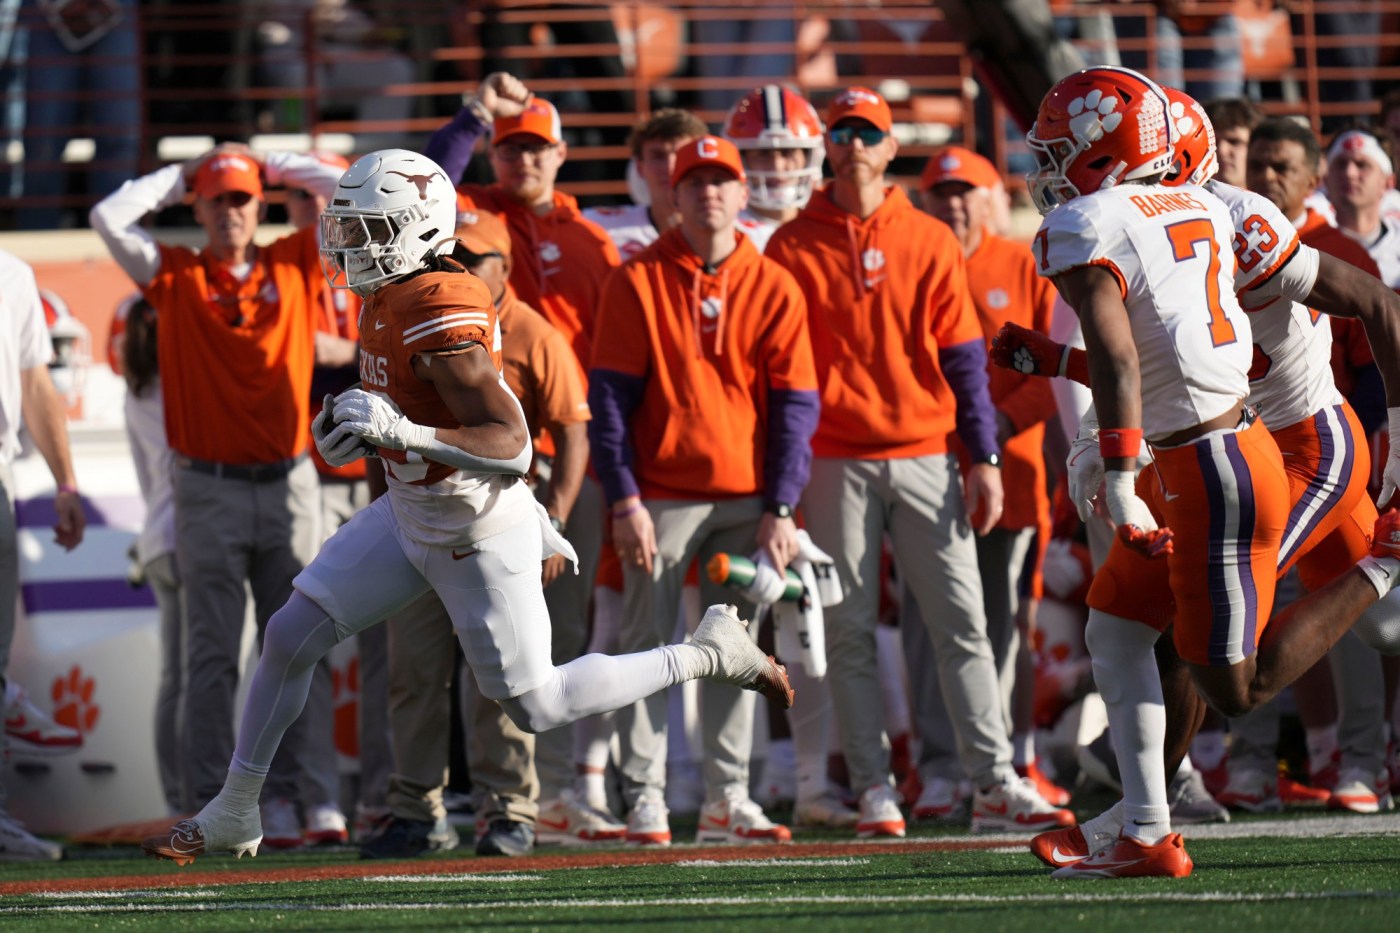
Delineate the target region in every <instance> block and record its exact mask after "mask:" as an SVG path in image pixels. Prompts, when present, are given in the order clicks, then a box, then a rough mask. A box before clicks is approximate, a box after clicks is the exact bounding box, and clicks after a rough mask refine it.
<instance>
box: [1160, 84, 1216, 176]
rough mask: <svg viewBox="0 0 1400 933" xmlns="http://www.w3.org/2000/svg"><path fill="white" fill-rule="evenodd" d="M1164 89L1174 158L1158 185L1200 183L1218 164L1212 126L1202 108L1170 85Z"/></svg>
mask: <svg viewBox="0 0 1400 933" xmlns="http://www.w3.org/2000/svg"><path fill="white" fill-rule="evenodd" d="M1163 90H1165V91H1166V92H1167V114H1168V117H1169V119H1170V121H1171V123H1172V127H1173V130H1174V132H1173V135H1174V136H1175V137H1176V144H1175V147H1174V148H1175V150H1176V159H1175V161H1174V162H1173V163H1172V170H1171V172H1170V174H1168V175H1167V177H1166V178H1164V179H1162V184H1164V185H1167V186H1169V187H1173V188H1175V187H1177V186H1178V185H1204V184H1205V183H1206V182H1208V181H1210V180H1211V179H1212V178H1214V177H1215V173H1216V172H1217V171H1218V170H1219V169H1220V163H1218V162H1217V161H1216V160H1215V127H1213V126H1211V125H1210V117H1208V116H1206V108H1204V107H1202V106H1201V105H1200V104H1199V103H1197V101H1196V99H1195V98H1194V97H1192V96H1191V95H1189V94H1187V93H1186V92H1184V91H1178V90H1177V89H1176V88H1174V87H1169V88H1164V89H1163Z"/></svg>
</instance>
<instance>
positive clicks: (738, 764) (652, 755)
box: [617, 496, 763, 805]
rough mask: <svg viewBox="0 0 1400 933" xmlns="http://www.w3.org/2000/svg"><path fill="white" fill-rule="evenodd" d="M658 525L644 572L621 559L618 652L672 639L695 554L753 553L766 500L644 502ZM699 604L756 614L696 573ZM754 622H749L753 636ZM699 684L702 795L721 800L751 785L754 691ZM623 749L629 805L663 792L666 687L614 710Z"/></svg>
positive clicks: (702, 560)
mask: <svg viewBox="0 0 1400 933" xmlns="http://www.w3.org/2000/svg"><path fill="white" fill-rule="evenodd" d="M645 505H646V508H647V511H648V512H650V513H651V520H652V523H653V524H654V525H655V527H656V546H657V555H656V560H655V561H654V562H653V569H652V573H651V575H650V576H648V575H647V574H646V573H645V572H644V571H643V570H641V568H639V567H636V566H628V565H626V564H624V565H623V614H622V631H621V633H620V635H619V638H618V648H619V651H620V652H621V653H624V654H626V653H628V652H633V651H645V650H647V649H650V648H655V647H658V646H660V645H666V644H670V643H671V636H672V633H673V632H674V631H675V626H676V613H677V612H678V611H679V608H680V604H681V590H682V589H683V588H684V586H685V575H686V571H687V570H688V569H689V568H690V562H691V561H692V560H694V559H695V558H696V557H697V556H698V557H699V559H700V565H701V567H702V568H703V567H704V566H705V565H706V564H707V563H708V562H709V560H710V558H711V557H713V556H714V555H715V554H718V553H721V552H725V553H731V554H743V555H745V556H747V555H749V554H751V553H753V550H754V548H755V546H756V542H755V535H756V534H757V531H758V521H759V518H760V517H761V516H762V514H763V504H762V502H761V500H760V499H759V498H758V497H757V496H751V497H747V498H743V499H730V500H726V501H723V502H692V501H683V500H675V499H666V500H659V499H658V500H651V501H648V502H646V503H645ZM700 603H701V605H703V606H708V605H712V604H714V603H733V604H735V605H737V606H738V607H739V614H740V616H742V617H747V618H750V619H754V618H755V615H756V614H755V612H754V607H753V605H752V604H750V603H748V602H746V601H744V600H743V599H741V598H740V597H739V595H738V594H737V593H736V592H735V591H734V590H730V589H726V588H724V587H721V586H720V585H719V584H717V583H711V582H710V579H709V577H708V576H707V575H706V574H705V573H704V572H703V569H702V572H701V574H700ZM756 631H757V623H756V622H755V623H753V624H751V626H750V634H754V633H755V632H756ZM699 687H700V719H701V729H702V737H703V741H704V748H705V775H704V776H705V793H706V796H707V798H709V799H711V800H718V799H721V798H722V797H723V796H724V792H725V789H726V788H730V787H737V788H742V789H743V792H744V793H745V794H747V793H748V787H749V757H750V755H751V753H752V750H753V748H752V746H753V712H754V698H755V694H754V693H753V692H752V691H748V690H741V689H739V688H738V687H735V686H732V685H730V684H718V683H713V682H710V681H706V682H705V683H702V684H700V685H699ZM617 729H618V739H619V741H620V743H621V748H622V767H621V771H622V782H623V796H624V797H625V798H626V800H627V803H628V804H629V805H631V804H634V803H636V802H637V799H638V798H639V797H641V796H642V794H643V793H644V792H648V791H650V792H651V793H652V794H654V795H660V794H661V793H662V791H663V789H664V788H665V786H666V692H665V691H661V692H658V693H654V694H652V695H651V696H649V697H647V698H646V699H645V700H642V701H640V702H638V703H634V704H632V705H631V706H628V707H624V708H623V709H621V710H618V714H617Z"/></svg>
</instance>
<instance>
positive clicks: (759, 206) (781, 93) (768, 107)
mask: <svg viewBox="0 0 1400 933" xmlns="http://www.w3.org/2000/svg"><path fill="white" fill-rule="evenodd" d="M721 135H722V136H724V138H725V139H727V140H729V141H730V142H731V143H733V144H734V145H735V146H736V147H738V149H739V154H740V156H741V157H742V158H743V160H744V174H745V175H747V176H748V184H749V204H748V206H747V207H746V208H744V210H743V211H741V212H740V214H739V229H741V230H743V231H744V234H745V235H746V236H748V237H749V239H751V240H753V241H754V245H755V246H757V247H758V251H759V252H763V250H764V249H765V248H766V247H767V245H768V238H769V237H770V236H772V235H773V231H774V230H777V229H778V228H779V227H781V226H782V225H783V224H785V223H787V222H788V221H789V220H792V219H793V218H794V217H796V216H797V212H798V211H800V210H801V209H802V208H804V207H806V206H807V202H808V201H809V200H810V199H811V197H812V192H813V191H815V190H816V187H817V183H818V182H820V181H821V179H822V161H823V159H824V158H825V156H826V144H825V142H824V141H823V140H824V139H825V135H826V127H825V126H823V125H822V120H821V117H819V116H817V111H816V109H815V108H814V107H813V106H812V105H811V104H810V103H809V102H808V101H807V100H806V98H804V97H803V96H802V95H801V94H798V93H797V92H796V91H793V90H791V89H789V88H786V87H783V86H782V85H780V84H765V85H764V86H763V87H760V88H756V89H754V90H753V91H750V92H749V93H748V94H745V95H744V96H743V97H741V98H739V100H738V101H737V102H736V103H735V104H734V106H733V107H731V108H730V109H729V114H728V115H727V116H726V117H725V119H724V130H723V132H722V133H721Z"/></svg>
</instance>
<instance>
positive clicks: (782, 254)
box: [765, 187, 983, 459]
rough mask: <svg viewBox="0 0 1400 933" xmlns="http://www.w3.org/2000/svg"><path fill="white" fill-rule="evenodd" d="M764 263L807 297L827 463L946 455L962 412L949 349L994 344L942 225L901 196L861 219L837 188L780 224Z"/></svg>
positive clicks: (817, 440)
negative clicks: (947, 370)
mask: <svg viewBox="0 0 1400 933" xmlns="http://www.w3.org/2000/svg"><path fill="white" fill-rule="evenodd" d="M765 255H767V256H770V257H772V258H773V259H775V260H777V262H778V263H779V264H781V265H782V266H784V267H785V268H786V269H788V270H789V271H790V272H791V273H792V274H793V277H794V278H795V279H797V283H798V285H799V286H800V287H801V289H802V292H803V294H804V295H805V296H806V298H807V307H808V309H809V320H810V322H811V331H812V352H813V354H814V356H815V358H816V363H817V370H818V372H820V373H821V374H822V394H821V423H820V425H819V426H818V427H817V433H816V436H815V437H813V438H812V451H813V453H814V454H815V455H816V456H818V457H853V458H860V459H887V458H892V457H918V456H924V455H926V454H937V453H944V452H946V451H947V450H948V435H949V434H951V433H952V432H953V430H954V427H955V413H956V403H955V400H954V396H953V391H952V389H951V388H950V387H949V385H948V382H947V380H946V379H945V378H944V376H943V372H942V370H941V369H940V367H939V362H938V354H939V351H940V350H942V349H945V348H948V347H952V346H956V345H958V344H964V343H968V342H971V341H976V340H981V339H983V334H982V326H981V324H980V323H978V320H977V312H976V310H975V309H974V308H973V305H972V299H971V297H970V296H969V295H968V291H967V272H966V269H965V267H964V264H963V256H962V247H961V246H960V245H959V243H958V241H957V239H956V238H955V237H954V236H953V233H952V231H951V230H949V229H948V227H947V226H946V225H945V224H943V223H942V222H940V221H938V220H935V219H933V218H932V217H930V216H928V215H927V214H924V213H923V212H922V211H919V210H917V209H916V208H915V207H914V206H913V205H912V204H910V203H909V198H908V197H906V196H905V194H904V192H903V191H902V190H901V189H899V188H897V187H895V188H890V189H889V191H888V193H887V194H886V196H885V201H884V203H883V204H881V205H880V207H879V209H878V210H876V211H875V213H874V214H873V215H871V216H870V217H868V218H866V219H865V220H861V219H860V218H858V217H856V216H855V215H854V214H850V213H848V212H846V211H844V210H842V209H841V208H840V207H838V206H837V205H836V204H835V203H834V202H833V201H832V200H831V194H830V188H827V189H823V190H821V191H818V192H816V193H815V194H813V195H812V200H811V203H809V204H808V205H807V207H805V208H803V210H802V212H801V213H800V214H798V215H797V217H796V218H795V219H794V220H791V221H789V222H788V223H786V224H784V225H783V226H781V227H779V228H778V230H777V232H775V233H774V234H773V238H772V239H771V240H769V241H768V248H767V250H766V251H765Z"/></svg>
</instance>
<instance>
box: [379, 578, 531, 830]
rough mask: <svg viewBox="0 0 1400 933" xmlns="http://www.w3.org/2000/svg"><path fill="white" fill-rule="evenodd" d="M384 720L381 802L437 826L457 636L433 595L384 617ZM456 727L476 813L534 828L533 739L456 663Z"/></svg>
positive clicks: (444, 779) (440, 815)
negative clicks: (389, 753)
mask: <svg viewBox="0 0 1400 933" xmlns="http://www.w3.org/2000/svg"><path fill="white" fill-rule="evenodd" d="M385 627H386V628H387V630H388V636H389V718H390V721H391V723H392V725H393V729H392V736H393V746H394V773H393V774H392V775H391V776H390V778H389V796H388V803H389V808H390V810H392V811H393V813H394V815H395V816H397V817H399V818H401V819H407V820H420V821H426V822H436V821H437V820H440V819H442V818H444V817H445V816H446V815H447V811H446V809H445V808H444V807H443V805H442V789H443V787H444V785H446V784H447V762H448V755H449V750H450V748H451V734H450V730H451V728H452V709H451V707H450V706H449V705H448V704H449V703H451V702H452V673H453V669H454V666H455V665H456V663H457V635H456V633H455V632H454V631H453V629H452V620H451V619H450V618H449V617H448V615H447V610H446V609H444V608H443V605H442V601H441V600H440V599H438V596H437V594H436V593H433V592H429V593H426V594H424V595H423V596H420V597H419V598H418V599H417V600H416V601H414V602H413V603H411V604H410V605H409V606H408V607H407V608H406V609H404V610H402V611H401V612H399V613H398V614H396V615H394V616H393V617H392V618H390V619H389V621H388V623H387V625H386V626H385ZM462 671H463V675H464V676H463V679H462V696H461V703H462V721H463V723H465V724H466V727H467V738H468V741H467V765H468V769H469V770H470V771H471V777H472V785H473V789H474V790H475V796H476V798H477V813H478V815H479V816H481V817H483V818H486V819H493V818H495V817H498V816H499V817H504V818H506V819H511V820H516V821H518V822H525V823H530V824H531V825H533V824H534V822H535V817H536V816H537V815H538V805H537V801H538V796H539V783H538V781H537V780H536V778H535V768H534V763H533V759H534V751H535V742H534V739H535V737H534V736H532V735H530V734H528V733H526V732H522V731H521V730H520V728H519V727H518V726H516V725H515V723H513V722H512V721H511V720H510V717H508V716H507V715H506V714H505V713H504V712H502V711H501V707H500V706H499V705H498V704H497V703H496V702H495V701H494V700H488V699H486V698H485V697H483V696H482V695H481V691H480V690H479V689H477V687H476V682H475V680H473V679H472V678H471V676H470V672H471V668H470V667H469V666H466V665H463V667H462Z"/></svg>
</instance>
